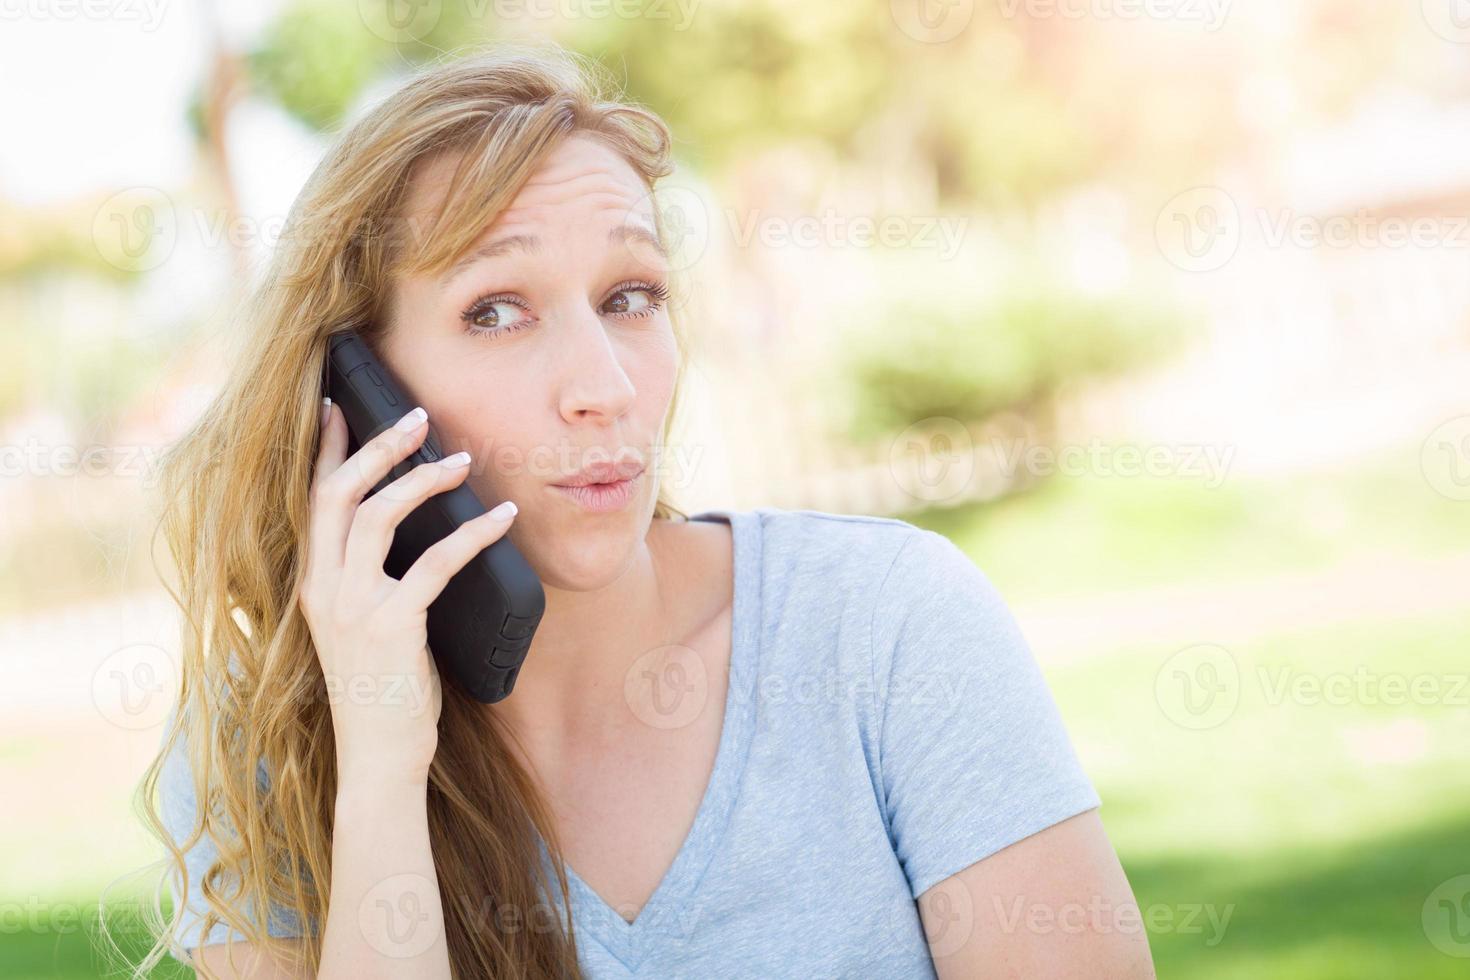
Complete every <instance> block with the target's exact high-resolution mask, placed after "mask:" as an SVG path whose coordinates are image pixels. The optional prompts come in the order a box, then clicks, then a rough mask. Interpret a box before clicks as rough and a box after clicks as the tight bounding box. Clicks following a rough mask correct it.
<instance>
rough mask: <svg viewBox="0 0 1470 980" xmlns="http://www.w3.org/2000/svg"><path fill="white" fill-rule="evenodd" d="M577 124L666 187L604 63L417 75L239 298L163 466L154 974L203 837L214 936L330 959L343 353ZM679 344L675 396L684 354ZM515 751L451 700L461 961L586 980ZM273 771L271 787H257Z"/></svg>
mask: <svg viewBox="0 0 1470 980" xmlns="http://www.w3.org/2000/svg"><path fill="white" fill-rule="evenodd" d="M573 133H582V134H589V135H592V136H595V137H597V138H600V139H602V140H605V141H606V142H607V144H608V145H610V146H611V147H612V148H613V149H614V150H616V151H617V152H619V153H620V154H621V155H622V156H623V157H624V158H625V159H627V161H628V162H629V163H630V164H631V165H632V166H633V168H634V169H635V170H636V171H637V172H638V173H639V174H640V175H641V177H642V178H643V180H644V181H645V183H646V184H647V185H648V187H649V190H650V191H652V190H653V188H654V185H655V183H656V182H657V180H658V179H659V178H661V177H663V176H666V175H668V174H669V173H670V172H671V170H672V164H671V160H670V156H671V140H670V136H669V132H668V129H667V127H666V125H665V124H664V123H663V121H662V120H660V119H659V118H658V117H657V116H656V115H654V114H653V113H652V112H650V111H648V110H647V109H645V108H643V107H641V106H638V105H636V104H633V103H631V102H629V101H627V100H626V99H625V98H623V96H622V93H621V91H620V90H619V89H618V88H617V86H615V85H614V84H612V83H611V82H610V80H609V79H608V78H607V77H606V75H605V73H604V72H603V71H601V70H600V69H599V68H598V66H596V64H595V63H593V62H590V61H589V60H587V59H584V58H580V57H578V56H574V55H572V54H570V53H568V52H565V51H564V50H562V49H560V48H558V47H555V46H551V45H544V46H536V47H530V48H514V49H510V50H508V51H507V50H504V49H494V48H492V49H489V50H485V51H480V52H476V53H474V54H473V55H471V56H470V57H465V58H459V59H456V60H453V61H446V62H443V63H438V64H434V65H431V66H429V67H427V68H425V69H421V70H420V71H419V72H418V73H417V74H415V75H414V77H412V78H411V79H409V80H408V81H407V82H406V83H405V84H404V85H403V86H402V87H400V88H399V89H398V90H397V91H395V92H394V93H393V94H391V95H390V96H389V97H387V98H386V99H385V100H383V101H382V102H380V103H379V104H377V105H376V106H375V107H373V108H372V109H371V110H370V111H368V112H367V113H366V114H365V116H364V117H363V118H361V119H360V120H359V121H357V122H356V123H355V124H354V125H352V126H351V127H350V128H349V129H347V130H346V131H345V132H343V133H342V134H341V135H340V137H339V138H338V139H336V141H335V143H334V145H333V146H332V147H331V148H330V150H329V151H328V153H327V154H326V157H325V159H323V160H322V162H321V163H320V165H319V166H318V167H317V168H316V170H315V172H314V173H313V174H312V176H311V178H310V180H309V181H308V182H307V184H306V186H305V187H304V189H303V190H302V192H301V194H300V195H299V197H298V198H297V199H296V202H295V204H294V205H293V207H292V210H291V213H290V215H289V216H288V219H287V222H286V226H285V233H284V234H283V235H282V237H281V244H280V245H279V247H278V248H277V250H276V253H275V255H274V256H273V259H272V262H271V264H270V266H269V267H268V269H267V270H266V271H265V275H264V276H263V278H262V280H261V281H260V283H259V285H258V286H257V287H256V288H255V290H254V291H253V293H252V295H251V296H250V297H249V302H248V303H247V304H246V306H245V307H244V314H243V315H244V317H245V322H242V323H241V327H242V330H243V333H242V336H243V337H244V338H245V339H244V340H243V341H242V351H243V352H242V353H241V355H240V356H239V357H238V358H236V359H234V360H233V362H232V363H231V365H230V368H229V372H228V376H227V378H226V379H225V380H224V383H223V384H222V386H221V388H220V390H219V392H218V394H217V396H216V397H215V398H214V400H213V402H212V403H211V404H210V405H209V406H208V408H207V409H206V410H205V411H204V412H203V413H202V415H201V416H200V417H199V418H198V420H197V421H196V422H195V423H194V424H193V425H192V427H191V428H190V429H189V430H188V431H187V432H186V433H185V434H184V435H183V437H182V438H181V439H179V440H178V441H177V442H176V443H175V444H173V445H172V446H170V447H169V450H168V452H167V453H166V454H165V456H164V459H163V463H162V466H161V471H160V477H161V479H160V483H159V486H160V488H161V505H162V506H161V510H160V512H159V514H160V516H159V521H158V525H157V529H156V530H155V535H156V534H157V533H158V532H162V533H163V534H164V535H165V536H166V539H167V542H168V545H169V550H170V553H171V555H172V557H173V560H174V562H175V564H176V572H177V576H178V591H177V592H175V591H174V590H173V589H171V588H170V589H169V591H170V594H171V595H172V596H173V598H174V601H175V602H176V603H177V604H178V606H179V608H180V610H181V611H182V613H183V616H182V623H181V637H180V645H181V655H182V656H181V662H180V669H181V684H180V689H179V694H178V702H177V704H176V705H175V717H176V718H177V719H178V722H177V724H175V725H173V726H171V729H170V733H169V735H168V737H167V738H166V739H165V740H164V744H163V745H162V747H161V749H160V752H159V755H158V757H157V758H156V759H155V760H154V761H153V763H152V765H151V766H150V767H149V769H148V771H147V773H146V774H145V776H144V779H143V782H142V784H141V785H140V787H139V791H138V801H137V805H138V807H139V809H140V810H141V812H142V814H143V816H144V822H145V824H146V825H147V826H148V827H149V829H150V831H151V832H152V833H153V834H154V835H155V836H156V837H158V838H159V839H160V840H161V841H162V842H163V844H164V846H165V848H166V849H167V855H166V857H165V858H164V859H163V861H162V862H161V864H162V866H163V872H162V874H161V875H160V880H159V882H158V886H157V887H158V889H159V891H158V892H155V900H154V902H153V905H152V907H151V908H150V910H149V912H148V913H147V917H148V919H149V920H150V921H149V925H150V927H151V928H152V931H153V934H154V935H155V936H156V937H158V938H157V939H156V941H155V942H154V945H153V946H152V948H151V949H150V950H149V951H148V953H147V954H146V957H145V960H144V962H143V964H142V965H141V966H139V967H138V970H137V975H142V973H143V972H144V971H145V970H146V969H148V968H150V967H151V966H152V965H154V964H155V963H157V962H158V961H159V960H160V959H162V957H163V956H164V955H165V953H166V951H167V950H168V949H169V948H171V947H172V945H173V944H172V932H173V930H174V928H176V926H177V924H178V922H179V919H178V909H179V907H180V906H181V905H183V903H184V902H185V901H188V900H189V898H188V896H186V895H182V894H176V895H175V897H174V908H175V912H174V917H173V919H172V920H171V921H169V922H165V921H163V915H162V913H161V905H160V903H159V902H158V901H157V895H158V894H159V892H161V888H162V878H164V877H167V876H170V875H172V876H173V877H174V878H175V879H176V880H177V881H179V882H180V883H186V882H187V878H186V876H185V875H184V863H183V858H184V855H183V851H184V850H186V849H187V848H189V847H190V846H192V845H193V843H194V842H195V841H197V840H198V839H199V836H200V835H201V834H205V833H208V834H209V835H210V836H211V837H212V838H213V839H214V841H215V842H216V844H217V846H218V848H219V859H218V861H217V862H215V864H214V865H213V867H211V868H210V870H209V872H208V873H207V874H206V875H205V877H204V880H203V885H202V888H201V891H202V896H203V898H204V899H205V900H206V901H207V905H208V915H207V917H206V921H205V923H204V928H205V929H209V928H210V927H211V926H213V925H214V924H215V923H218V922H224V923H227V924H228V925H229V926H230V927H231V928H234V929H237V930H239V931H240V932H241V933H243V934H245V935H246V936H247V937H249V939H250V941H251V942H253V943H255V944H257V946H258V948H262V949H269V950H270V951H271V952H273V953H275V954H276V955H278V956H280V957H282V958H283V960H285V961H286V962H291V961H292V957H291V954H290V951H289V949H288V947H287V946H286V945H285V944H283V943H281V942H280V941H279V940H277V939H274V938H273V937H271V936H269V935H268V934H267V933H266V932H265V929H264V927H263V925H262V924H263V923H265V922H266V920H267V910H268V909H269V908H270V907H271V906H280V907H282V908H284V909H286V910H289V911H290V912H292V913H294V914H295V916H296V920H297V922H299V923H301V924H303V930H302V931H303V936H302V940H303V945H302V947H301V948H302V949H303V950H304V955H305V956H306V959H307V963H306V965H307V966H309V967H310V968H312V969H315V968H316V966H317V965H318V964H319V963H320V960H321V930H322V927H323V925H324V924H325V922H326V906H327V902H328V899H329V897H330V896H329V894H328V885H329V883H330V881H331V837H332V822H333V813H334V799H335V794H336V781H337V774H336V760H335V753H334V743H333V736H332V722H331V716H330V712H329V706H328V699H327V697H326V695H325V681H324V678H323V675H322V671H321V667H320V665H319V663H318V661H317V658H316V653H315V650H314V648H313V644H312V640H311V636H310V633H309V632H308V630H307V626H306V623H305V621H304V619H303V617H302V615H301V613H300V610H299V608H298V606H297V603H296V599H295V596H296V595H297V589H298V586H299V584H300V580H301V577H302V572H303V568H304V561H305V551H306V543H307V529H308V517H309V507H308V488H309V486H310V483H311V477H312V468H313V465H314V461H315V455H316V446H317V439H318V430H319V412H320V409H321V394H320V383H321V382H320V379H321V370H322V369H321V365H322V363H323V358H324V357H325V354H326V344H327V339H328V336H329V335H330V334H331V333H333V332H334V331H337V330H340V329H344V328H349V327H350V328H354V329H356V330H358V331H359V333H361V334H362V336H363V337H364V338H365V339H366V340H367V342H368V343H369V345H370V346H373V345H375V344H376V338H379V337H381V332H382V329H383V327H384V324H383V323H382V318H381V314H382V312H383V310H384V308H385V304H386V300H387V294H388V290H389V283H390V281H391V277H392V276H393V275H395V274H397V273H398V272H400V271H403V270H407V271H409V272H413V273H417V272H433V273H437V272H439V271H442V270H443V269H445V268H447V266H448V265H449V264H450V263H452V262H453V260H454V259H455V258H457V257H458V256H459V255H460V254H461V253H462V252H463V251H464V250H465V248H466V247H467V246H469V245H471V244H472V243H473V242H474V241H475V240H476V239H477V238H478V237H479V236H480V234H482V233H483V231H484V229H485V228H486V227H487V226H488V225H489V224H490V223H491V222H492V221H493V220H494V218H495V217H496V216H497V215H498V214H499V213H500V212H501V211H502V210H504V208H505V207H506V206H507V205H508V204H509V203H510V201H511V200H512V199H513V197H514V196H515V194H516V192H517V190H518V189H519V187H520V186H521V184H522V183H523V182H524V181H525V180H526V178H527V177H528V176H530V175H531V173H532V172H533V171H534V170H535V168H536V166H537V164H538V163H539V162H540V161H541V160H542V159H543V158H544V157H545V156H546V155H547V154H548V152H549V151H550V150H552V149H553V148H554V147H555V146H556V145H557V144H558V143H559V142H560V141H562V140H564V139H565V138H566V137H568V136H569V135H572V134H573ZM444 150H450V151H462V152H463V158H462V162H461V165H460V166H459V168H458V170H457V171H456V173H455V175H454V180H453V183H452V186H451V187H450V189H449V191H448V194H447V197H446V200H445V203H444V205H443V207H441V208H440V209H439V210H438V212H437V214H436V216H435V219H434V220H433V222H432V223H431V224H430V225H429V227H427V228H426V229H423V234H422V237H418V236H417V235H415V236H414V237H413V238H412V242H411V244H412V246H413V247H412V248H411V249H410V248H407V247H405V246H406V245H407V244H409V238H408V236H406V235H404V234H403V233H402V231H403V228H404V225H403V222H402V219H401V215H400V209H401V208H402V205H403V202H404V199H405V195H406V189H407V185H408V182H409V177H410V173H411V171H412V170H413V167H414V165H415V163H416V162H418V161H420V160H421V159H424V158H427V157H428V156H429V155H431V154H435V153H438V152H440V151H444ZM655 211H657V209H655ZM660 231H662V229H660ZM675 333H676V337H677V338H678V340H679V353H680V357H679V370H678V377H677V378H676V381H675V385H674V404H675V405H677V402H678V392H679V387H680V383H679V382H680V380H681V379H682V377H683V375H684V370H685V361H686V358H685V355H686V348H685V345H684V342H683V340H682V337H679V334H680V331H679V330H678V329H677V328H676V331H675ZM674 414H675V413H674V411H670V412H669V416H668V419H667V420H666V422H665V431H664V433H663V435H664V439H665V441H667V439H668V436H669V431H668V430H669V429H670V428H671V427H672V423H671V420H672V419H673V417H674ZM674 516H677V517H681V518H682V517H685V516H686V515H684V514H683V513H682V512H681V511H679V510H678V509H677V508H676V507H674V505H673V504H672V503H671V502H670V501H668V500H667V499H665V497H664V496H663V492H662V490H661V491H660V496H659V499H658V501H657V502H656V504H655V510H654V517H655V518H656V519H657V518H670V517H674ZM180 738H182V739H184V743H185V746H186V748H185V751H186V752H187V757H188V759H189V763H190V768H191V773H192V778H193V780H194V787H195V795H196V798H197V799H198V800H199V801H200V803H201V805H200V806H199V807H198V817H197V820H196V823H195V826H194V827H193V829H192V834H191V836H190V837H189V838H188V839H187V840H184V841H182V842H181V846H176V845H175V843H174V842H173V840H172V839H171V836H170V834H169V833H168V831H167V830H166V827H165V825H164V824H163V822H162V821H161V818H160V813H159V810H158V808H157V806H156V804H155V801H154V797H155V795H156V792H157V786H158V781H159V774H160V772H161V771H162V768H163V763H164V760H165V758H166V757H167V756H168V754H169V752H170V751H171V750H172V749H173V747H174V745H175V742H176V741H177V740H178V739H180ZM510 738H512V735H511V733H509V732H508V731H505V730H502V725H500V724H499V723H497V722H496V721H495V720H494V718H493V715H492V714H491V713H488V712H484V711H483V709H480V708H479V707H478V706H477V705H476V703H475V702H473V701H472V700H470V699H469V698H468V697H467V696H465V695H464V694H463V693H462V692H460V691H459V690H458V689H457V688H456V687H455V686H454V685H453V684H450V683H446V684H445V685H444V701H443V709H442V713H441V717H440V721H439V742H438V751H437V754H436V755H435V757H434V761H433V764H432V767H431V769H430V772H429V788H428V819H429V830H430V837H431V843H432V848H433V853H434V854H435V856H436V865H437V875H438V880H439V887H440V894H441V896H442V899H443V902H444V924H445V929H446V932H447V937H446V938H447V941H448V950H449V959H450V962H451V964H452V966H453V971H454V974H455V975H456V976H458V977H529V978H543V977H544V978H552V977H557V978H561V977H569V976H577V975H578V970H577V961H576V939H575V935H574V930H573V928H572V922H571V916H570V914H567V915H566V916H565V920H563V918H562V916H561V915H559V914H556V913H555V909H554V906H552V905H550V904H548V900H549V899H550V897H551V896H552V895H553V894H558V893H559V895H560V896H561V899H562V907H563V909H564V910H566V911H567V912H568V913H569V911H570V908H571V903H570V899H569V895H568V886H567V877H566V868H565V863H564V858H563V855H562V851H561V848H560V846H559V844H558V843H557V841H556V834H555V829H554V827H553V826H552V823H551V821H550V819H549V817H548V808H547V806H546V803H545V801H544V800H543V799H541V798H540V796H539V794H538V792H537V790H536V788H535V785H534V783H533V781H532V779H531V778H530V777H529V774H528V773H527V772H526V771H525V770H524V768H523V767H522V766H521V765H520V764H519V763H518V761H517V759H516V757H515V755H514V754H513V753H512V752H511V751H510V745H509V740H510ZM259 764H263V765H264V766H265V768H266V770H267V772H268V774H269V779H268V785H265V786H262V785H261V783H260V782H258V781H257V765H259ZM538 831H539V833H540V835H541V838H542V839H543V840H544V841H545V842H546V845H547V852H548V854H549V856H550V857H551V865H552V867H551V871H553V872H554V878H555V888H556V889H557V891H555V892H554V891H552V888H553V884H552V880H551V879H552V877H553V875H552V874H550V873H548V870H547V868H546V867H545V865H544V864H543V861H542V858H541V851H540V848H539V844H538V841H537V837H536V833H537V832H538ZM506 909H508V910H512V911H513V912H519V913H520V918H521V920H522V921H521V924H520V927H519V928H517V927H515V926H514V920H512V925H510V926H507V927H506V928H501V927H500V925H499V923H501V922H503V921H504V920H505V917H503V916H502V915H498V914H497V910H506ZM533 909H535V910H547V911H549V912H550V913H551V914H550V916H549V918H550V921H551V923H552V925H551V926H549V927H547V926H545V925H542V926H539V927H530V928H528V927H526V925H525V921H526V919H527V918H528V914H527V913H528V910H533ZM546 918H547V917H546V916H539V917H537V921H543V920H545V919H546ZM298 962H299V961H298Z"/></svg>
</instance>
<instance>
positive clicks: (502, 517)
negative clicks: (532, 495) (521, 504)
mask: <svg viewBox="0 0 1470 980" xmlns="http://www.w3.org/2000/svg"><path fill="white" fill-rule="evenodd" d="M515 515H516V502H515V501H514V500H502V501H501V502H500V503H498V504H496V505H495V506H494V507H492V508H490V516H491V517H493V518H495V519H496V520H497V521H508V520H510V519H511V518H512V517H514V516H515Z"/></svg>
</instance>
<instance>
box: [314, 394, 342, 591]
mask: <svg viewBox="0 0 1470 980" xmlns="http://www.w3.org/2000/svg"><path fill="white" fill-rule="evenodd" d="M346 455H347V424H346V422H345V421H343V419H342V412H341V410H340V409H338V408H337V406H336V405H333V404H332V403H331V402H330V401H329V400H327V399H323V402H322V427H321V438H320V440H319V444H318V446H317V451H316V463H315V465H314V466H313V467H312V476H311V487H310V488H309V491H308V492H309V494H310V498H311V500H312V504H313V506H312V515H311V529H310V532H309V533H308V541H309V543H310V548H309V549H308V562H307V564H308V567H310V566H312V565H314V564H315V563H316V560H317V559H318V558H322V559H325V560H327V561H328V562H330V561H331V560H332V559H333V558H335V559H337V560H338V562H340V559H341V554H340V550H339V546H340V543H341V542H342V541H343V539H344V538H345V536H346V534H347V527H346V525H345V524H344V523H342V520H341V516H340V514H339V513H338V512H337V511H335V510H333V509H331V508H325V507H317V506H316V502H317V495H318V491H319V490H320V488H321V485H322V481H323V480H325V479H326V477H327V476H328V475H329V474H330V473H332V472H334V471H335V470H336V469H337V468H338V467H340V466H341V465H342V460H343V459H344V457H346Z"/></svg>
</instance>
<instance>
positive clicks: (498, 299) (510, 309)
mask: <svg viewBox="0 0 1470 980" xmlns="http://www.w3.org/2000/svg"><path fill="white" fill-rule="evenodd" d="M460 316H461V318H462V319H463V320H464V322H465V323H466V324H467V325H468V326H469V332H470V333H472V334H506V333H514V332H515V331H517V330H520V329H521V328H522V327H528V326H530V325H531V324H533V323H535V322H536V318H535V317H533V316H532V315H531V311H530V309H529V308H528V307H527V306H526V304H525V302H524V301H522V300H521V299H520V297H518V296H510V295H499V296H483V297H481V298H480V299H477V300H475V301H474V302H473V303H471V304H470V305H469V307H468V308H466V309H465V311H464V312H463V313H461V314H460Z"/></svg>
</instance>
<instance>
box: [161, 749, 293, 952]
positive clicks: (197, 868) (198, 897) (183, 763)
mask: <svg viewBox="0 0 1470 980" xmlns="http://www.w3.org/2000/svg"><path fill="white" fill-rule="evenodd" d="M261 779H262V782H264V772H263V770H262V773H261ZM197 806H198V801H197V798H196V796H195V791H194V779H193V774H192V773H191V771H190V767H189V760H188V755H187V754H186V750H185V743H184V740H183V738H179V739H178V740H177V741H175V743H174V745H173V747H172V748H171V749H170V751H169V754H168V757H167V758H166V759H165V760H164V763H163V768H162V770H161V771H160V773H159V779H158V807H159V815H160V817H161V819H162V821H163V824H164V827H165V828H166V829H167V830H168V833H169V836H170V837H171V838H172V839H173V842H174V844H175V846H178V847H182V846H183V845H184V843H185V842H186V841H187V840H188V839H189V836H190V834H191V833H192V831H193V829H194V819H195V813H196V807H197ZM218 856H219V848H218V847H217V846H216V844H215V841H214V840H213V839H212V838H211V837H210V835H209V833H208V832H207V831H206V832H205V833H204V834H202V835H201V836H200V838H199V839H198V840H197V841H195V843H194V845H193V846H192V847H190V848H189V849H188V850H186V851H185V852H184V865H185V868H186V871H187V875H188V898H187V901H186V902H185V904H184V907H183V912H182V914H181V915H180V918H179V924H178V926H177V927H176V928H175V930H174V932H173V933H172V934H171V935H172V938H173V940H174V942H175V943H176V944H177V945H178V946H179V947H182V948H183V949H185V950H189V951H191V952H192V951H193V950H194V949H196V948H198V947H199V946H201V945H204V946H207V945H211V944H215V943H223V942H226V941H228V939H229V938H230V937H231V936H233V937H234V938H236V939H239V940H244V939H246V937H245V935H244V934H243V933H241V932H240V931H239V930H236V929H232V928H230V926H229V925H228V923H225V922H218V921H217V922H215V923H214V925H213V927H212V928H211V929H210V930H209V933H208V934H207V935H204V936H201V931H202V929H203V927H204V916H205V913H206V911H207V909H208V907H209V905H208V902H206V901H205V899H204V895H203V892H202V891H201V889H202V882H203V880H204V876H205V875H206V874H207V873H208V871H209V868H210V866H211V865H212V864H213V863H214V862H215V860H216V859H217V858H218ZM179 877H180V876H179V873H178V871H177V869H175V870H174V872H173V873H172V880H171V883H172V887H173V894H174V901H175V902H177V901H178V900H179V896H180V895H181V894H182V893H183V892H182V889H181V887H180V881H179ZM232 885H233V882H230V883H229V884H227V885H226V886H225V888H226V891H225V894H230V891H229V889H230V887H232ZM245 917H246V918H247V920H249V921H251V922H254V921H257V920H256V919H255V917H254V915H253V914H251V913H250V912H248V911H247V912H246V913H245ZM267 931H268V933H269V934H270V935H272V936H280V937H290V936H300V935H301V934H302V933H301V927H300V925H299V922H298V920H297V918H296V916H295V915H294V914H293V913H292V912H291V911H290V910H289V909H285V908H282V907H280V906H272V907H271V914H270V921H269V922H268V923H267ZM175 955H177V954H175Z"/></svg>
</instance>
